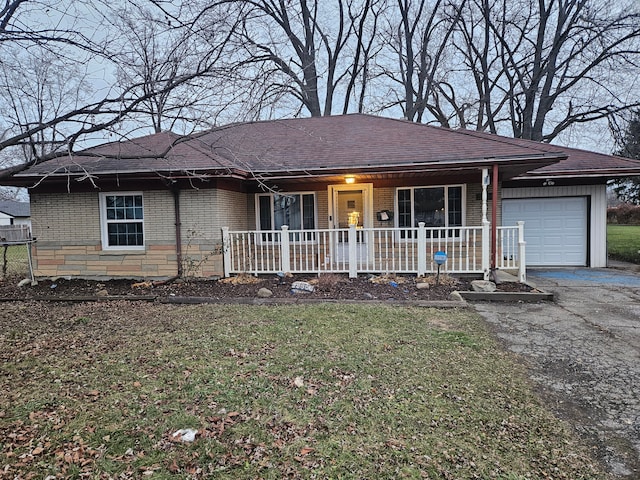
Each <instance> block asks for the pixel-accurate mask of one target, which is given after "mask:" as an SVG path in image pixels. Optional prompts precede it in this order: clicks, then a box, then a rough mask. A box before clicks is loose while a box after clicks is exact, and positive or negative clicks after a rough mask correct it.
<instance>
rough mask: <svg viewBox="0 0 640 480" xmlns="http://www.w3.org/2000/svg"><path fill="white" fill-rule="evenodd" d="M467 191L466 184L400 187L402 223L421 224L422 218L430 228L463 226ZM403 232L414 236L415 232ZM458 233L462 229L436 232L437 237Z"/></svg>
mask: <svg viewBox="0 0 640 480" xmlns="http://www.w3.org/2000/svg"><path fill="white" fill-rule="evenodd" d="M463 193H464V192H463V187H462V185H452V186H442V187H412V188H399V189H398V190H397V195H396V201H397V212H398V227H400V228H412V227H417V226H418V224H419V223H420V222H424V224H425V227H427V228H442V227H460V226H462V225H463V218H464V216H463V205H464V203H463V200H464V199H463ZM429 234H430V232H428V235H429ZM400 235H401V238H413V237H414V235H415V232H414V231H407V230H403V231H402V232H401V233H400ZM458 235H459V229H449V228H446V229H445V230H438V231H435V232H434V236H435V237H445V236H446V237H452V236H458Z"/></svg>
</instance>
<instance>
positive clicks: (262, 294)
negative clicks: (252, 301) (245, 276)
mask: <svg viewBox="0 0 640 480" xmlns="http://www.w3.org/2000/svg"><path fill="white" fill-rule="evenodd" d="M272 295H273V292H272V291H271V290H269V289H268V288H264V287H262V288H261V289H260V290H258V297H260V298H269V297H271V296H272Z"/></svg>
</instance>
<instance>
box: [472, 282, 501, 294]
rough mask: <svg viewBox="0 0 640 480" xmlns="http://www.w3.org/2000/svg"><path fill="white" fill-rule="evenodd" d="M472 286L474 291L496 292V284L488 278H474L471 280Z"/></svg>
mask: <svg viewBox="0 0 640 480" xmlns="http://www.w3.org/2000/svg"><path fill="white" fill-rule="evenodd" d="M471 288H473V291H474V292H485V293H487V292H489V293H490V292H495V291H496V284H495V283H493V282H489V281H487V280H474V281H473V282H471Z"/></svg>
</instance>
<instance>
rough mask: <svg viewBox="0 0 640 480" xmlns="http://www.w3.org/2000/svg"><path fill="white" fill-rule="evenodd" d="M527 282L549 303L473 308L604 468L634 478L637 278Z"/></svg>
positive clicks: (552, 273)
mask: <svg viewBox="0 0 640 480" xmlns="http://www.w3.org/2000/svg"><path fill="white" fill-rule="evenodd" d="M528 278H529V281H530V282H531V283H533V284H535V285H537V286H538V287H540V288H541V289H543V290H546V291H551V292H554V293H555V294H556V302H553V303H552V302H541V303H533V304H528V303H516V304H503V303H479V304H476V306H475V307H476V310H477V311H478V312H479V313H480V314H481V315H482V316H483V317H484V318H485V319H486V320H487V321H488V322H489V324H490V325H491V326H492V327H493V328H494V330H495V332H496V334H497V336H498V337H499V338H500V339H501V340H502V341H503V342H504V343H505V345H506V347H507V348H508V349H510V350H511V351H513V352H515V353H517V354H518V355H520V356H521V358H523V359H524V360H525V362H526V364H527V365H528V367H529V369H530V375H531V378H532V379H533V380H534V382H535V383H536V386H537V387H539V389H540V391H541V393H542V396H543V398H544V400H545V402H548V405H549V406H550V407H551V408H552V410H554V411H555V412H556V413H557V415H558V416H559V417H561V418H563V419H565V420H567V421H568V422H569V423H570V424H571V425H572V426H573V427H574V428H575V429H576V431H577V433H578V434H579V435H580V436H582V437H583V438H584V439H585V440H586V441H587V442H589V443H590V444H591V445H593V446H594V448H595V453H596V455H597V456H598V457H599V458H601V459H602V461H603V462H604V465H605V467H606V468H607V470H608V471H609V472H611V473H612V474H613V475H615V476H616V477H618V478H629V479H637V478H640V274H639V273H637V272H633V271H629V270H626V271H623V270H615V269H554V270H533V271H530V272H528Z"/></svg>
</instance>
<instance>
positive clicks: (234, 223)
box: [31, 184, 490, 279]
mask: <svg viewBox="0 0 640 480" xmlns="http://www.w3.org/2000/svg"><path fill="white" fill-rule="evenodd" d="M395 192H396V187H386V186H385V187H379V188H374V190H373V211H374V212H378V211H381V210H390V211H392V212H393V211H394V210H395ZM120 193H127V192H120ZM141 193H142V195H143V202H144V235H145V249H144V250H139V251H135V250H129V251H127V250H122V251H120V250H103V248H102V244H101V229H100V203H99V193H98V192H79V193H72V194H68V193H32V195H31V215H32V220H33V235H34V236H35V237H36V238H37V242H36V244H35V246H34V267H35V274H36V276H37V277H39V278H51V277H59V276H73V277H80V278H97V279H106V278H119V277H120V278H168V277H172V276H175V275H177V273H178V255H177V253H176V239H175V232H176V226H175V208H174V196H173V194H172V192H170V191H168V190H153V191H143V192H141ZM316 193H317V196H316V209H317V218H318V227H319V228H327V226H328V192H327V189H326V187H324V188H322V189H318V191H317V192H316ZM480 193H481V186H480V185H479V184H471V185H468V186H467V189H466V199H467V202H466V224H467V225H469V226H471V225H480V222H481V205H480V202H479V201H477V197H478V195H480ZM179 202H180V216H181V219H180V220H181V232H182V237H181V242H182V252H181V253H182V269H183V275H185V276H197V277H205V278H211V277H219V276H222V275H223V264H222V258H223V257H222V245H221V242H222V235H221V229H222V227H229V228H230V229H231V230H255V228H256V220H255V219H256V211H255V194H253V193H242V192H237V191H231V190H225V189H213V188H212V189H200V190H195V189H194V190H182V191H181V192H180V196H179ZM489 203H490V202H489ZM488 215H489V218H490V204H489V213H488ZM394 224H395V223H394V222H393V221H391V222H383V221H378V220H377V219H375V218H374V225H373V226H374V227H376V228H387V227H393V226H394Z"/></svg>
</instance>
